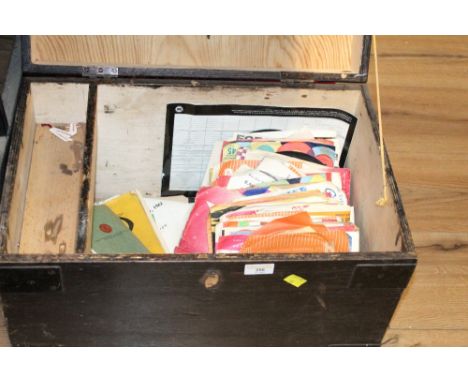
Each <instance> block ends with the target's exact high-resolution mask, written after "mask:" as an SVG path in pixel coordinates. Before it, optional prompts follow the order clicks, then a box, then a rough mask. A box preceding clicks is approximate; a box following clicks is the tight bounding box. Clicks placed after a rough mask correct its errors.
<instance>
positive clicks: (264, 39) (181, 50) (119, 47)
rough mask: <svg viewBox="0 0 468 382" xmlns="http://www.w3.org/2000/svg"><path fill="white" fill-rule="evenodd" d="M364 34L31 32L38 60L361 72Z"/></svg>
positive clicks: (34, 56)
mask: <svg viewBox="0 0 468 382" xmlns="http://www.w3.org/2000/svg"><path fill="white" fill-rule="evenodd" d="M362 51H363V36H350V35H348V36H345V35H341V36H31V62H32V63H33V64H38V65H72V66H83V65H112V66H118V67H145V68H155V67H158V68H191V69H233V70H276V71H277V70H284V71H302V72H315V73H342V74H343V75H346V73H358V72H359V70H360V65H361V59H362Z"/></svg>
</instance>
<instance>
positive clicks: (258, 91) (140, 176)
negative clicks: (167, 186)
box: [4, 83, 406, 256]
mask: <svg viewBox="0 0 468 382" xmlns="http://www.w3.org/2000/svg"><path fill="white" fill-rule="evenodd" d="M88 92H89V85H88V84H73V83H62V84H59V83H32V84H31V88H30V93H29V94H28V97H27V103H26V111H25V118H24V125H23V133H22V138H21V149H20V151H19V154H18V155H19V156H18V162H17V163H18V165H17V166H18V167H17V171H16V177H15V181H14V184H13V187H14V189H13V196H12V200H11V203H10V208H9V216H8V218H7V224H8V226H7V229H6V231H7V235H6V245H5V243H4V248H5V250H6V252H8V253H20V254H47V253H51V254H61V253H66V254H73V253H78V252H80V251H81V249H77V235H78V232H84V231H86V230H89V227H90V226H91V221H90V220H91V217H90V218H89V219H88V220H84V221H83V220H82V219H80V218H79V204H80V196H81V192H82V185H83V182H84V180H85V179H84V178H85V175H84V174H83V153H84V150H85V144H86V141H85V138H86V129H87V128H88V129H90V128H91V129H92V128H94V129H95V131H94V143H95V144H94V154H95V155H92V159H93V163H92V164H91V168H92V171H91V176H90V177H89V179H87V181H89V182H90V184H91V190H90V200H89V204H88V206H89V207H91V206H92V202H93V201H94V200H96V201H97V200H102V199H105V198H108V197H111V196H113V195H116V194H119V193H124V192H127V191H130V190H133V189H138V190H140V191H141V192H142V193H143V194H146V195H151V196H158V195H159V194H160V188H161V173H162V160H163V145H164V135H165V121H166V105H167V104H168V103H171V102H180V103H193V104H220V103H222V104H247V105H269V106H287V107H320V108H337V109H342V110H344V111H347V112H349V113H351V114H353V115H355V116H356V117H357V119H358V123H357V126H356V130H355V134H354V138H353V141H352V144H351V147H350V150H349V153H348V158H347V163H346V164H345V166H347V167H350V168H351V172H352V183H351V184H352V189H351V203H352V205H354V206H355V214H356V223H357V225H358V226H359V227H360V230H361V251H362V252H387V251H388V252H394V251H405V250H406V249H405V248H404V244H403V243H402V240H397V239H398V237H399V235H400V229H401V226H400V221H399V217H398V214H397V211H396V208H395V204H394V201H393V198H390V200H389V203H388V204H387V205H386V206H385V207H378V206H376V203H375V201H376V200H377V199H378V198H379V197H380V195H381V192H382V179H381V166H380V156H379V148H378V143H377V140H376V136H375V133H374V130H373V127H372V124H371V119H370V116H369V112H368V110H367V108H366V102H365V99H364V96H363V93H362V91H361V88H360V87H359V86H355V87H353V88H347V89H346V90H325V89H318V88H307V89H299V88H283V87H254V86H250V87H249V86H242V87H234V86H227V85H223V86H213V87H192V86H159V87H156V86H155V87H150V86H137V85H130V84H126V85H121V84H120V85H104V84H103V85H98V86H97V98H96V115H95V123H94V125H91V124H88V126H87V125H86V118H87V108H88ZM71 122H73V123H77V124H79V125H78V131H77V134H76V135H75V136H74V137H73V140H72V141H71V142H65V141H62V140H60V139H59V138H57V137H56V136H54V135H52V134H51V133H50V132H49V131H48V130H49V127H48V126H45V125H44V124H50V123H53V124H57V123H71ZM88 144H89V142H88ZM90 212H91V211H90ZM89 216H91V214H90V215H89ZM88 232H89V231H88ZM84 251H85V252H88V251H89V236H88V246H87V248H86V249H84ZM350 256H352V254H350Z"/></svg>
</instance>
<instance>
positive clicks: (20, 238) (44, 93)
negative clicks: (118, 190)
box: [6, 83, 88, 254]
mask: <svg viewBox="0 0 468 382" xmlns="http://www.w3.org/2000/svg"><path fill="white" fill-rule="evenodd" d="M30 89H31V92H30V94H29V95H28V98H27V102H26V108H25V118H24V123H23V128H22V138H21V145H20V149H19V158H18V162H17V169H16V176H15V180H14V185H13V196H12V199H11V202H10V205H9V209H8V210H9V214H8V218H7V219H8V229H7V243H6V250H7V252H9V253H20V254H31V253H38V254H39V253H42V254H47V253H50V254H57V253H62V254H70V253H75V242H76V232H77V223H78V222H77V212H78V203H79V200H80V188H81V183H82V160H83V150H84V136H85V130H86V127H85V121H86V110H87V92H88V85H83V84H56V83H54V84H52V83H50V84H48V83H44V84H39V83H33V84H31V87H30ZM70 122H75V123H78V129H77V134H76V135H75V136H74V137H73V140H72V141H71V142H64V141H63V140H61V139H59V138H58V137H56V136H55V135H53V134H52V133H51V132H50V131H49V127H48V126H46V125H43V124H58V123H65V124H68V123H70Z"/></svg>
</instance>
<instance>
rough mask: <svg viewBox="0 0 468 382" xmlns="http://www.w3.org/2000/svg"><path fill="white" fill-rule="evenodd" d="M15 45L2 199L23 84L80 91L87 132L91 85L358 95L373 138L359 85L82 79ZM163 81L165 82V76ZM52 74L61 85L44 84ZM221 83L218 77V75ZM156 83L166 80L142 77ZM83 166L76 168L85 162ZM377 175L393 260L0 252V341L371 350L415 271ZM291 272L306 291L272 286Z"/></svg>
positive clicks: (392, 185)
mask: <svg viewBox="0 0 468 382" xmlns="http://www.w3.org/2000/svg"><path fill="white" fill-rule="evenodd" d="M23 41H24V42H26V49H24V50H23V54H24V56H23V59H24V62H23V64H24V68H25V70H26V71H27V72H28V73H29V74H31V75H32V76H31V77H26V78H25V79H24V86H23V87H22V90H21V94H20V102H19V107H18V108H17V113H16V119H15V123H14V126H13V129H12V130H13V133H14V135H13V137H12V142H13V143H12V147H11V151H10V158H9V162H8V166H9V167H8V170H7V172H6V176H5V181H4V185H3V194H4V195H3V199H4V200H8V199H11V193H12V192H13V190H12V187H11V185H12V183H13V182H14V175H15V171H16V167H15V165H16V162H15V161H16V160H17V156H18V152H19V150H20V140H19V138H20V137H21V135H20V134H21V129H22V120H23V115H24V111H25V110H24V107H25V103H26V93H27V89H28V86H29V83H30V82H49V81H50V82H59V81H60V82H62V81H63V82H85V83H89V84H90V85H91V87H90V89H91V91H90V101H89V105H88V121H87V124H88V127H91V126H93V121H94V112H95V109H94V108H95V103H94V101H95V99H94V98H95V89H96V85H98V84H103V83H114V84H133V85H145V86H155V87H157V86H161V85H174V86H177V85H188V84H191V79H190V77H191V76H192V77H196V78H197V81H196V83H197V86H208V87H209V86H215V85H220V84H222V85H232V84H234V83H235V84H236V85H246V86H251V85H253V84H255V85H256V86H279V87H295V88H296V87H297V88H301V87H304V88H306V87H317V88H325V89H333V90H337V91H339V90H343V89H349V88H353V89H360V90H361V91H362V94H363V97H364V99H365V101H366V103H367V109H368V113H369V115H370V118H371V120H372V124H373V126H372V128H373V131H374V133H375V136H376V137H377V136H378V129H377V122H376V117H375V115H374V113H373V110H372V107H371V105H370V100H369V97H368V94H367V92H366V90H365V85H362V84H352V85H348V84H334V83H329V84H318V83H311V82H310V81H308V82H303V81H301V76H300V75H297V74H296V76H292V75H291V76H290V75H289V74H288V73H281V75H279V76H277V77H278V78H276V77H275V78H271V77H272V72H269V73H268V76H266V75H265V76H266V77H265V78H264V77H262V75H261V73H260V74H259V73H258V72H255V73H251V72H247V73H245V72H244V73H243V74H242V76H243V77H242V76H240V77H239V75H238V73H237V72H226V71H218V72H219V73H218V72H216V71H208V70H205V71H194V72H187V71H185V72H184V73H183V74H184V75H183V76H182V75H181V74H182V73H181V72H180V71H177V70H174V71H171V70H166V71H164V70H146V71H145V70H144V69H141V70H137V69H135V70H133V69H132V68H124V69H123V70H121V71H120V72H119V75H120V74H122V75H124V76H129V77H132V76H134V75H138V76H141V78H111V79H103V78H97V79H88V78H87V79H83V78H81V77H79V76H80V75H81V71H82V69H83V68H81V67H65V66H63V67H59V68H56V67H48V66H44V65H43V66H38V65H33V64H31V62H30V61H27V59H28V57H27V55H28V54H29V51H28V46H27V42H28V39H27V38H24V39H23ZM369 42H370V39H369V38H366V40H365V44H364V49H363V64H362V66H361V70H360V73H359V75H358V76H356V77H355V78H348V79H347V81H350V82H354V81H365V79H366V78H367V69H368V67H367V65H368V56H369ZM132 70H133V71H132ZM171 73H173V75H174V76H176V77H177V78H170V77H171V76H170V74H171ZM57 74H61V75H62V76H61V77H46V75H49V76H50V75H57ZM221 74H223V75H224V76H225V78H219V76H221ZM226 75H227V77H226ZM161 76H166V78H151V77H161ZM167 76H169V78H167ZM254 76H256V78H253V77H254ZM144 77H147V78H144ZM181 77H185V78H184V79H182V78H181ZM204 77H206V78H209V79H207V80H204V79H203V78H204ZM311 79H313V80H315V81H327V80H332V81H335V80H337V79H339V76H336V75H335V76H334V77H330V76H328V77H327V75H326V74H325V75H324V74H318V75H316V76H312V77H311V75H310V73H309V77H308V80H311ZM285 80H286V81H285ZM87 131H88V135H89V136H87V141H92V134H91V133H92V132H93V129H92V128H88V130H87ZM88 146H89V145H88V144H87V147H88ZM88 154H89V153H88ZM86 158H88V156H86V157H85V162H86V160H89V158H88V159H86ZM387 162H388V158H387ZM86 163H87V162H86ZM386 171H387V177H388V181H389V190H390V192H391V197H393V199H394V201H395V206H396V209H397V211H396V213H397V215H398V220H399V225H400V229H401V231H400V234H399V235H398V236H397V238H396V241H397V242H401V244H402V245H401V247H402V250H401V252H385V253H379V252H374V253H363V252H360V253H354V254H305V255H297V254H294V255H289V256H288V255H284V254H281V255H280V254H278V255H247V256H244V255H232V256H230V255H226V256H222V255H221V256H217V257H215V256H213V255H190V256H184V255H171V256H162V257H161V256H159V257H158V256H138V255H128V256H125V255H112V254H110V255H93V256H87V255H84V254H82V253H77V254H76V255H62V256H56V255H46V254H44V255H17V254H6V253H3V254H0V292H1V293H2V301H3V307H4V313H5V316H6V318H7V324H8V331H9V336H10V340H11V343H12V344H13V345H15V346H31V345H32V346H40V345H43V346H48V345H63V346H132V345H133V346H144V345H154V346H210V345H211V346H221V345H224V346H260V345H261V346H313V345H315V346H333V345H338V346H340V345H341V346H343V345H363V346H367V345H379V344H380V343H381V340H382V337H383V335H384V333H385V330H386V328H387V326H388V324H389V321H390V319H391V317H392V314H393V312H394V310H395V308H396V305H397V303H398V301H399V299H400V296H401V293H402V291H403V290H404V288H405V287H406V285H407V284H408V281H409V280H410V278H411V275H412V273H413V271H414V268H415V265H416V257H415V256H414V245H413V242H412V240H411V234H410V231H409V228H408V223H407V221H406V217H405V214H404V210H403V206H402V202H401V199H400V195H399V192H398V188H397V185H396V182H395V179H394V176H393V172H392V169H391V166H390V164H389V162H388V164H387V167H386ZM88 188H89V187H88ZM83 190H84V191H83V193H82V200H81V204H82V206H85V204H86V203H85V202H86V198H87V197H88V194H89V189H85V187H84V188H83ZM7 205H8V204H7ZM83 209H84V210H85V209H86V208H85V207H83V208H82V210H83ZM0 212H1V213H2V214H4V212H5V211H0ZM7 212H8V211H7ZM9 212H10V213H14V211H9ZM80 213H81V212H80ZM0 233H2V234H3V232H0ZM85 235H86V232H80V233H79V234H78V238H79V240H81V241H79V243H81V244H80V245H81V247H80V245H79V246H78V247H79V248H81V250H82V249H83V248H82V247H83V245H82V244H83V243H84V240H85V238H86V237H85ZM77 252H80V250H79V251H77ZM261 263H269V264H271V263H274V264H275V268H274V273H273V274H271V275H255V276H247V275H244V266H245V264H261ZM291 274H295V275H298V276H300V277H302V278H304V279H306V280H307V282H306V283H305V284H303V285H302V286H300V287H299V288H296V287H295V286H292V285H290V284H288V283H286V282H285V281H284V280H283V279H284V278H285V277H286V276H288V275H291Z"/></svg>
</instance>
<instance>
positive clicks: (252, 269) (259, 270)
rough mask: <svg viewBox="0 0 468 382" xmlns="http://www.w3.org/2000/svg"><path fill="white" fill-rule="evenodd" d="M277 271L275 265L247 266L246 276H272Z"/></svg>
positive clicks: (245, 269)
mask: <svg viewBox="0 0 468 382" xmlns="http://www.w3.org/2000/svg"><path fill="white" fill-rule="evenodd" d="M274 270H275V264H245V267H244V275H246V276H253V275H272V274H273V272H274Z"/></svg>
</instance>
